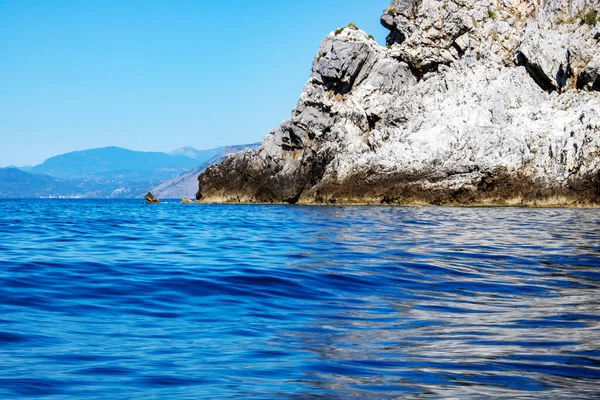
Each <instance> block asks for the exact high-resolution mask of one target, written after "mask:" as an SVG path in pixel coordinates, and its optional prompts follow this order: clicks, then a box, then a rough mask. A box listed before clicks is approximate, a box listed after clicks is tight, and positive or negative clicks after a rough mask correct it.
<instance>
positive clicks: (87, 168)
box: [0, 147, 223, 198]
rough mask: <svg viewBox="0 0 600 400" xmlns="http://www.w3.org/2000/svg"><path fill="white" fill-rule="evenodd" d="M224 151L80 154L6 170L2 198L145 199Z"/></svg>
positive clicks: (0, 177)
mask: <svg viewBox="0 0 600 400" xmlns="http://www.w3.org/2000/svg"><path fill="white" fill-rule="evenodd" d="M222 150H223V148H222V147H218V148H215V149H209V150H197V149H194V148H192V147H185V148H183V149H178V150H174V151H172V152H171V153H173V154H168V153H160V152H142V151H133V150H127V149H123V148H120V147H104V148H98V149H90V150H84V151H74V152H71V153H66V154H61V155H58V156H55V157H51V158H49V159H47V160H46V161H44V162H43V163H42V164H39V165H36V166H34V167H25V168H18V169H17V168H2V169H0V198H26V197H85V198H135V197H140V196H142V195H143V194H144V193H146V192H147V191H148V189H149V188H152V187H154V186H156V185H158V184H160V183H161V182H164V181H165V180H168V179H172V178H173V177H176V176H178V175H181V174H183V173H185V172H186V171H189V170H190V169H192V168H195V167H198V166H199V165H200V164H202V163H204V162H206V161H207V160H209V159H210V158H211V157H214V156H216V155H218V154H220V153H221V152H222Z"/></svg>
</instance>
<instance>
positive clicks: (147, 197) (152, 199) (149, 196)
mask: <svg viewBox="0 0 600 400" xmlns="http://www.w3.org/2000/svg"><path fill="white" fill-rule="evenodd" d="M144 200H146V204H154V203H160V200H159V199H157V198H156V197H154V195H153V194H152V193H150V192H148V193H147V194H146V195H145V196H144Z"/></svg>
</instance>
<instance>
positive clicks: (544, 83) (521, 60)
mask: <svg viewBox="0 0 600 400" xmlns="http://www.w3.org/2000/svg"><path fill="white" fill-rule="evenodd" d="M516 58H517V65H520V66H523V67H525V69H526V70H527V73H528V74H529V76H531V78H532V79H533V80H534V81H535V83H537V84H538V86H539V87H541V88H542V89H543V90H545V91H547V92H553V91H555V90H556V86H555V85H554V83H553V82H552V81H551V80H550V79H549V78H548V77H547V76H546V75H545V74H544V71H542V69H541V68H540V67H539V66H538V65H535V64H532V63H530V62H529V60H528V59H527V57H525V56H524V55H523V53H520V52H519V53H517V57H516Z"/></svg>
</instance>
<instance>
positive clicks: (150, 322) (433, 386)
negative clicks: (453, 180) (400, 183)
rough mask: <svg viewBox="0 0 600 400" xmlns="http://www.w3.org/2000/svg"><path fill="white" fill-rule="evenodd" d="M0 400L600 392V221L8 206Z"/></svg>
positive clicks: (167, 206) (466, 214) (559, 215)
mask: <svg viewBox="0 0 600 400" xmlns="http://www.w3.org/2000/svg"><path fill="white" fill-rule="evenodd" d="M0 239H1V240H0V398H51V399H81V398H95V399H132V398H134V399H167V398H168V399H197V398H215V399H218V398H236V399H243V398H259V399H304V398H327V399H347V398H365V399H371V398H372V399H391V398H400V399H404V398H408V399H425V398H457V399H463V398H483V399H489V398H523V399H548V398H550V399H559V398H569V399H579V398H581V399H593V398H600V210H597V209H588V210H579V209H519V208H443V207H430V208H420V207H415V208H403V207H305V206H264V205H254V206H243V205H180V204H177V203H176V202H172V203H169V202H166V203H162V204H159V205H150V206H146V205H144V204H142V203H141V202H140V201H114V200H113V201H109V200H97V201H91V200H4V201H0Z"/></svg>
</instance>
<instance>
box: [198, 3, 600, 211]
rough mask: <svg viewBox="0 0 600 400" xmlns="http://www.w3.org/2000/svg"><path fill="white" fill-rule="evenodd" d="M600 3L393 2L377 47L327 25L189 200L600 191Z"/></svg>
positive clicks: (500, 196)
mask: <svg viewBox="0 0 600 400" xmlns="http://www.w3.org/2000/svg"><path fill="white" fill-rule="evenodd" d="M598 8H599V5H598V2H590V1H587V2H584V1H579V0H546V1H518V0H510V1H509V0H504V1H503V0H500V1H474V2H462V1H448V2H442V1H435V0H421V1H419V0H395V1H393V2H392V4H391V5H390V6H389V7H388V8H387V9H386V10H385V11H384V15H383V16H382V18H381V21H382V24H383V25H384V26H386V27H387V28H388V29H390V35H389V36H388V38H387V46H386V47H382V46H379V45H378V44H377V43H376V42H375V41H374V40H372V38H370V37H369V36H368V35H367V34H366V33H365V32H362V31H360V30H358V29H356V28H355V27H354V26H349V27H346V28H344V29H339V30H337V31H335V32H332V33H331V34H330V35H328V36H327V37H326V38H325V39H324V41H323V42H322V43H321V46H320V48H319V51H318V53H317V55H316V57H315V59H314V61H313V66H312V74H311V76H310V78H309V81H308V82H307V84H306V86H305V88H304V92H303V93H302V95H301V97H300V100H299V102H298V104H297V106H296V108H295V109H294V110H293V111H292V115H291V118H290V119H288V120H286V121H284V122H283V123H282V124H281V125H280V126H279V127H277V128H276V129H274V130H273V131H272V132H271V133H270V134H268V135H267V136H266V137H265V138H264V140H263V143H262V145H261V147H260V148H259V149H258V150H256V151H244V152H241V153H239V154H237V155H235V156H230V157H228V158H226V159H225V160H224V161H223V162H222V163H221V164H216V165H213V166H211V167H209V168H208V169H207V170H206V171H205V172H204V173H203V174H201V175H200V176H199V177H198V180H199V183H200V187H199V191H198V194H197V198H198V199H202V200H203V201H210V202H288V203H297V202H299V203H368V204H372V203H378V204H379V203H385V204H415V203H416V204H421V203H423V204H496V205H503V204H537V205H578V204H579V205H584V204H588V205H594V204H598V203H600V93H598V90H599V87H598V86H599V85H598V62H597V54H600V52H599V51H598V50H600V43H598V40H597V35H598V30H597V27H596V25H595V23H592V19H591V18H590V13H592V11H593V10H594V9H598ZM591 10H592V11H591ZM599 25H600V24H599Z"/></svg>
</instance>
